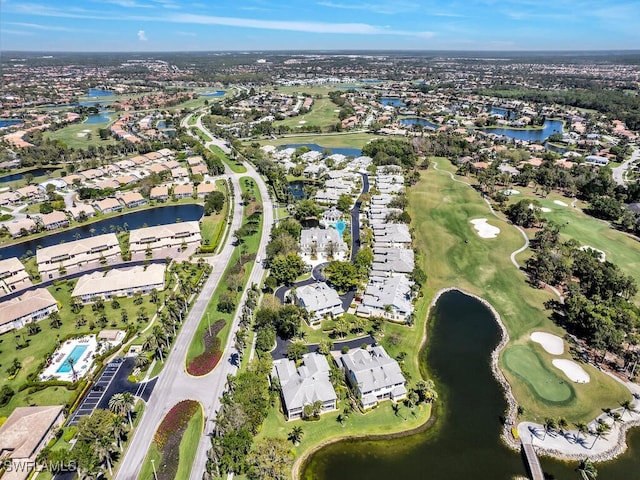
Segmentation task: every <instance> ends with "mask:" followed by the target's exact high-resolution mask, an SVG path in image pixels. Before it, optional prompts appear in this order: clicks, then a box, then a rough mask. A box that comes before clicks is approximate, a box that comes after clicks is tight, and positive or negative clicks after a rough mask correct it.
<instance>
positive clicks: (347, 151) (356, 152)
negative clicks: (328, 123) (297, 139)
mask: <svg viewBox="0 0 640 480" xmlns="http://www.w3.org/2000/svg"><path fill="white" fill-rule="evenodd" d="M300 147H307V148H308V149H309V150H315V151H316V152H324V151H325V150H327V151H330V152H331V153H332V154H333V153H338V154H341V155H344V156H346V157H348V156H352V157H359V156H360V155H362V150H360V149H359V148H340V147H323V146H321V145H318V144H317V143H291V144H288V145H283V146H282V148H300Z"/></svg>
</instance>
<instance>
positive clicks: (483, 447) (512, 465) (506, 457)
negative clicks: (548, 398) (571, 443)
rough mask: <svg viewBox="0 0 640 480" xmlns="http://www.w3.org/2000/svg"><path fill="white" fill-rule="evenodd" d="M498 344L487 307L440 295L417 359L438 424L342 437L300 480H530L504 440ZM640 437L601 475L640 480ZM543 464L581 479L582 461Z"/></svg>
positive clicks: (557, 474) (570, 479)
mask: <svg viewBox="0 0 640 480" xmlns="http://www.w3.org/2000/svg"><path fill="white" fill-rule="evenodd" d="M499 342H500V329H499V327H498V325H497V323H496V321H495V319H494V318H493V315H492V314H491V312H490V311H489V309H488V308H487V307H486V306H485V305H483V304H482V303H481V302H480V301H478V300H477V299H475V298H473V297H470V296H468V295H465V294H463V293H460V292H458V291H451V292H447V293H445V294H443V295H442V296H441V297H440V299H439V300H438V302H437V303H436V306H435V308H434V309H433V311H432V317H431V319H430V321H429V326H428V345H429V346H428V348H427V349H426V350H425V351H423V352H422V353H421V357H420V360H421V362H422V365H423V367H424V368H425V370H426V366H427V365H428V366H429V369H428V370H429V376H430V377H431V378H433V379H434V380H435V381H436V383H437V386H438V392H439V395H440V400H439V401H438V408H437V413H436V416H437V419H436V422H435V424H434V425H433V426H432V427H430V428H429V429H427V430H426V431H424V432H422V433H418V434H416V435H412V436H410V437H404V438H399V439H393V440H345V441H342V442H338V443H334V444H332V445H329V446H327V447H324V448H322V449H321V450H319V451H318V452H316V453H315V454H314V455H312V456H311V458H310V460H309V461H308V462H307V464H306V465H305V466H304V468H303V471H302V472H301V478H303V479H305V480H311V479H313V480H323V479H327V480H329V479H331V480H335V479H354V478H366V479H368V480H376V479H381V480H388V479H390V478H391V479H395V478H403V479H404V478H406V479H414V478H416V479H418V478H425V479H427V478H428V479H429V480H458V479H459V480H468V479H477V480H486V479H491V480H511V479H512V478H513V477H514V476H516V475H522V476H526V474H527V472H526V468H525V466H524V463H523V460H522V457H521V456H520V454H519V453H517V452H514V451H512V450H510V449H508V448H507V447H506V446H505V445H504V444H503V443H502V442H501V441H500V438H499V437H500V432H501V423H500V417H501V415H502V414H503V413H504V411H505V409H506V400H505V398H504V394H503V392H502V389H501V387H500V384H499V383H498V382H497V381H496V380H495V378H494V377H493V375H492V373H491V365H490V361H491V360H490V358H491V352H492V351H493V350H494V348H495V347H496V345H498V343H499ZM400 421H401V420H400ZM639 434H640V430H639V429H635V430H634V431H632V432H631V435H630V436H629V438H628V441H629V450H628V451H627V452H626V453H625V454H624V455H623V456H622V457H620V458H619V459H617V460H615V461H613V462H609V463H607V464H598V465H597V467H598V471H599V477H598V478H602V479H605V480H618V479H619V480H623V479H625V480H627V479H632V478H638V472H640V456H639V455H638V451H639V449H640V435H639ZM541 460H542V466H543V469H544V471H545V474H546V475H547V478H549V479H558V480H565V479H566V480H575V479H577V478H580V477H579V474H578V473H577V472H576V471H575V468H576V466H577V462H572V463H564V462H560V461H555V460H551V459H546V458H543V459H541Z"/></svg>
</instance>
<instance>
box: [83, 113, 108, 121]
mask: <svg viewBox="0 0 640 480" xmlns="http://www.w3.org/2000/svg"><path fill="white" fill-rule="evenodd" d="M110 121H111V117H110V116H109V112H102V113H99V114H97V115H89V116H88V117H87V119H86V120H85V121H84V122H82V123H87V124H95V123H109V122H110Z"/></svg>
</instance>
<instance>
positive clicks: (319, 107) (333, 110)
mask: <svg viewBox="0 0 640 480" xmlns="http://www.w3.org/2000/svg"><path fill="white" fill-rule="evenodd" d="M338 111H340V107H338V106H337V105H336V104H335V103H333V102H332V101H331V99H329V98H328V97H323V98H316V99H314V101H313V106H312V107H311V110H310V111H309V112H308V113H305V114H301V115H296V116H295V117H289V118H286V119H285V120H280V121H277V122H274V123H273V125H274V126H275V127H278V126H279V125H284V126H287V127H291V128H296V127H302V126H304V127H310V126H314V127H320V128H327V127H330V126H333V125H335V124H336V123H338V122H340V119H339V118H338Z"/></svg>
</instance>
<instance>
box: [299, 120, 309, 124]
mask: <svg viewBox="0 0 640 480" xmlns="http://www.w3.org/2000/svg"><path fill="white" fill-rule="evenodd" d="M298 123H300V124H303V123H307V121H306V120H300V121H299V122H298Z"/></svg>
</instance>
